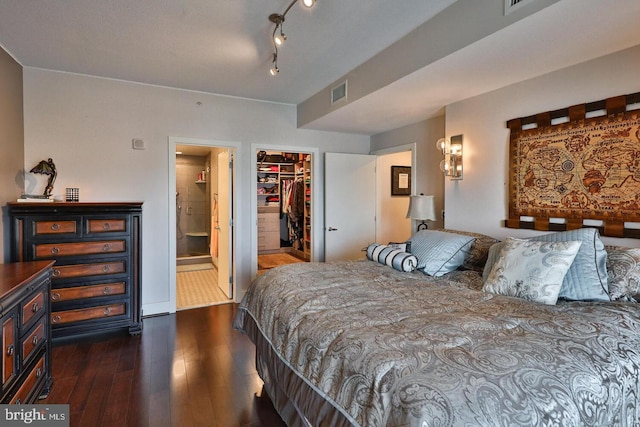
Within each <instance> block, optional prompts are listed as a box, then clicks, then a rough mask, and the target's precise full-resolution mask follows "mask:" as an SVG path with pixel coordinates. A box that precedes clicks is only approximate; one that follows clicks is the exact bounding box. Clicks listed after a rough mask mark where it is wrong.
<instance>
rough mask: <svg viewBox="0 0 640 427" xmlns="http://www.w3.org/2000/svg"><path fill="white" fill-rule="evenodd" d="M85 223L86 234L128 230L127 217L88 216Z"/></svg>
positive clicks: (124, 231)
mask: <svg viewBox="0 0 640 427" xmlns="http://www.w3.org/2000/svg"><path fill="white" fill-rule="evenodd" d="M86 224H87V234H95V233H126V232H127V231H128V227H127V218H108V219H98V218H89V219H87V223H86Z"/></svg>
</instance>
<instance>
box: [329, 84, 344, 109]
mask: <svg viewBox="0 0 640 427" xmlns="http://www.w3.org/2000/svg"><path fill="white" fill-rule="evenodd" d="M346 100H347V80H345V81H344V82H342V83H340V84H339V85H338V86H336V87H334V88H333V89H331V104H335V103H336V102H338V101H346Z"/></svg>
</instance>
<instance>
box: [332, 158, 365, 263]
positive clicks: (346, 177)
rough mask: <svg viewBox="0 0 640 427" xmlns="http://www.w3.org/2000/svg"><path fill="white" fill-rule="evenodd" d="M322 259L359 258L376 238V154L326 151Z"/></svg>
mask: <svg viewBox="0 0 640 427" xmlns="http://www.w3.org/2000/svg"><path fill="white" fill-rule="evenodd" d="M324 168H325V170H324V177H325V178H324V179H325V188H324V189H325V196H324V197H325V201H324V208H325V213H324V220H325V229H324V239H325V240H324V242H325V248H324V258H325V261H335V260H347V259H358V258H363V257H364V256H365V254H364V252H362V249H363V248H366V247H367V246H368V245H369V243H373V242H375V239H376V156H372V155H368V154H342V153H326V154H325V158H324Z"/></svg>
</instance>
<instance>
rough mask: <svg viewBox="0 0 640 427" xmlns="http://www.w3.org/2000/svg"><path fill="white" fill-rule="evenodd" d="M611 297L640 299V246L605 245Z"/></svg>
mask: <svg viewBox="0 0 640 427" xmlns="http://www.w3.org/2000/svg"><path fill="white" fill-rule="evenodd" d="M605 249H606V250H607V254H608V256H607V273H608V274H609V297H611V300H612V301H630V302H638V301H640V248H627V247H623V246H605Z"/></svg>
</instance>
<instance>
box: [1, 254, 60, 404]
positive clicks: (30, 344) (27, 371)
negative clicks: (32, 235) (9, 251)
mask: <svg viewBox="0 0 640 427" xmlns="http://www.w3.org/2000/svg"><path fill="white" fill-rule="evenodd" d="M52 265H53V261H38V262H24V263H11V264H0V323H1V324H2V329H0V340H1V341H2V358H1V362H0V365H1V366H0V371H1V378H0V383H1V386H0V403H32V402H35V401H36V400H37V399H38V398H39V397H45V396H46V395H47V394H48V393H49V389H50V388H51V328H49V309H50V304H49V288H50V285H51V275H52V269H51V266H52Z"/></svg>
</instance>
